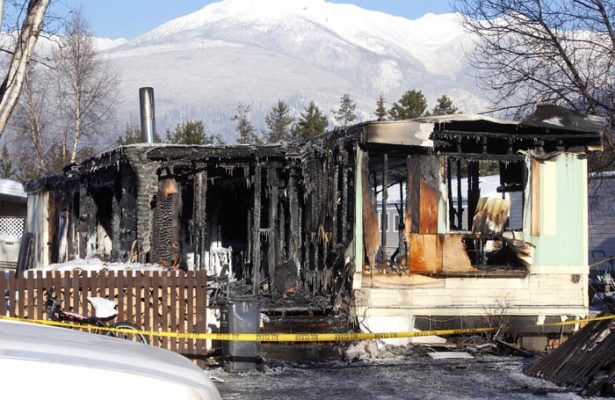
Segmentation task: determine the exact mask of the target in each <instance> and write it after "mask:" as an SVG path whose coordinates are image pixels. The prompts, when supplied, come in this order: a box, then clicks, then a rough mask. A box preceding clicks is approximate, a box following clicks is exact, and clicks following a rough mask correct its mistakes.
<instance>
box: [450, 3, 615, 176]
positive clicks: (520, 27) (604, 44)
mask: <svg viewBox="0 0 615 400" xmlns="http://www.w3.org/2000/svg"><path fill="white" fill-rule="evenodd" d="M454 5H455V8H456V10H457V11H458V12H460V13H461V14H462V16H463V23H464V26H465V28H466V29H467V30H468V31H469V32H471V33H472V34H474V38H475V43H476V47H475V49H474V51H473V53H472V54H471V55H470V57H471V62H472V64H473V66H474V67H475V68H477V69H478V71H479V77H480V82H482V84H483V87H485V88H487V89H489V90H491V91H492V93H494V99H493V100H494V104H495V107H494V110H499V111H502V110H507V111H512V112H513V113H516V114H517V116H520V115H523V114H524V113H526V112H527V111H529V110H530V109H532V108H533V107H534V105H535V103H537V102H549V103H555V104H559V105H562V106H565V107H568V108H571V109H573V110H577V111H581V112H586V113H592V114H596V115H601V116H604V117H606V118H607V119H608V121H609V123H610V131H611V132H612V131H613V128H614V127H615V86H614V85H615V27H614V26H613V22H614V21H615V1H613V0H526V1H518V0H456V1H455V2H454ZM606 144H607V150H608V151H606V152H604V153H603V156H602V157H601V159H600V160H596V159H594V160H593V161H594V163H593V168H594V169H601V168H605V167H608V166H610V165H612V164H613V162H614V161H615V155H614V152H613V140H612V137H611V135H608V137H607V138H606Z"/></svg>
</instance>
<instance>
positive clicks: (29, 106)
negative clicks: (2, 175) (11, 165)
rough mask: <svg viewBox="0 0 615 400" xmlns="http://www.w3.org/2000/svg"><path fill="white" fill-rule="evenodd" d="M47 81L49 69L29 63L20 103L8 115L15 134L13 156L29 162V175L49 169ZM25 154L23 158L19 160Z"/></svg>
mask: <svg viewBox="0 0 615 400" xmlns="http://www.w3.org/2000/svg"><path fill="white" fill-rule="evenodd" d="M49 82H50V79H49V74H48V71H46V70H38V71H37V70H35V69H34V68H33V67H32V66H31V67H29V68H28V71H27V73H26V75H25V78H24V84H23V88H22V91H21V96H20V98H19V103H18V104H17V106H16V108H15V113H14V115H13V117H12V119H11V120H12V125H13V126H14V127H15V131H16V133H17V137H18V143H16V145H17V146H18V147H19V151H17V152H16V153H18V154H16V157H15V158H16V159H17V160H18V161H20V163H22V164H23V163H25V162H21V161H27V162H29V164H30V170H31V171H29V172H28V175H38V174H40V173H42V172H47V171H48V161H49V160H50V156H49V143H48V141H47V137H46V135H47V134H48V130H47V129H48V127H49V120H48V113H47V109H48V107H49V105H48V102H49V100H50V98H49V97H50V96H49V86H50V84H49ZM24 153H25V154H24ZM24 155H25V157H26V159H25V160H22V157H23V156H24ZM32 156H34V157H32ZM32 164H34V165H32Z"/></svg>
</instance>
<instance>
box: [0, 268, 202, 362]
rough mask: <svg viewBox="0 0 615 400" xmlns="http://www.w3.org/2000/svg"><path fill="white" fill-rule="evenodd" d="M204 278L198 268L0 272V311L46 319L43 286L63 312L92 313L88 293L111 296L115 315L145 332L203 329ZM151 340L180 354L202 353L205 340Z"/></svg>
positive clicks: (194, 354) (190, 331)
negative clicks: (185, 269) (195, 270)
mask: <svg viewBox="0 0 615 400" xmlns="http://www.w3.org/2000/svg"><path fill="white" fill-rule="evenodd" d="M206 285H207V277H206V273H205V271H200V272H151V271H149V272H141V271H108V270H103V271H100V272H92V271H83V270H75V271H32V270H30V271H25V272H24V273H22V274H19V275H18V276H15V274H14V273H10V274H0V294H4V295H5V296H4V297H5V299H4V300H3V301H0V315H10V316H13V317H19V318H28V319H47V315H46V313H45V307H44V305H45V293H46V290H47V289H49V288H51V287H54V288H55V295H56V297H57V298H58V300H59V301H60V304H61V305H62V307H63V309H64V310H65V311H73V312H77V313H80V314H85V315H93V313H94V309H93V307H92V305H91V304H90V303H89V302H88V300H87V298H88V297H95V296H99V297H107V298H109V299H112V300H115V302H116V304H117V309H118V316H117V317H116V318H115V319H114V320H112V321H111V322H113V321H129V322H131V323H133V324H135V325H137V326H140V327H142V328H143V329H145V330H152V331H170V332H189V333H196V332H206V329H207V324H206V319H205V314H206V305H207V286H206ZM150 344H152V345H154V346H158V347H162V348H165V349H168V350H172V351H175V352H178V353H181V354H184V355H192V356H202V355H205V354H206V348H205V341H204V340H192V339H180V338H168V337H150Z"/></svg>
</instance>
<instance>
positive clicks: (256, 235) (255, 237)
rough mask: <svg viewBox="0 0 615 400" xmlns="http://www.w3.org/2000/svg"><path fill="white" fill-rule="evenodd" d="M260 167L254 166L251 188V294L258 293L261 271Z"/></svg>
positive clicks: (258, 165) (258, 164)
mask: <svg viewBox="0 0 615 400" xmlns="http://www.w3.org/2000/svg"><path fill="white" fill-rule="evenodd" d="M261 180H262V175H261V165H260V163H256V165H255V166H254V176H253V182H252V188H253V192H254V205H253V207H252V216H253V217H252V218H253V220H252V224H253V225H252V279H253V287H252V294H258V293H259V292H260V282H261V276H260V269H261V186H262V181H261Z"/></svg>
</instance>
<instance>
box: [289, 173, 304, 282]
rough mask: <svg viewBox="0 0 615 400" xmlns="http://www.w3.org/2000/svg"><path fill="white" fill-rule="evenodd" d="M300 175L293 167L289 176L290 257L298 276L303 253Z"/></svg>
mask: <svg viewBox="0 0 615 400" xmlns="http://www.w3.org/2000/svg"><path fill="white" fill-rule="evenodd" d="M298 175H299V171H298V169H297V168H291V170H290V176H289V178H288V197H289V199H288V201H289V208H290V246H289V258H291V259H292V260H293V261H294V263H295V267H296V269H297V276H299V272H300V269H301V263H300V254H301V247H302V244H301V236H302V235H301V232H302V227H301V210H300V208H299V190H298V185H299V182H298Z"/></svg>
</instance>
